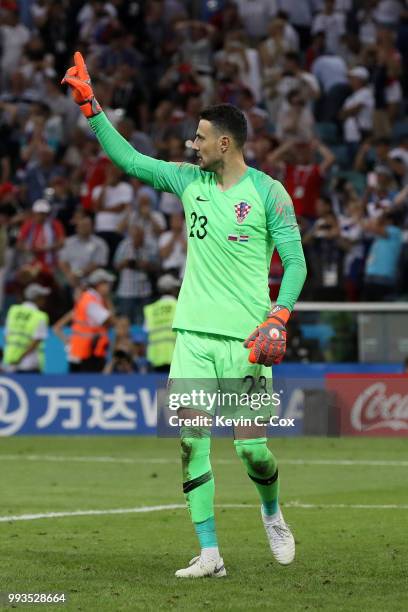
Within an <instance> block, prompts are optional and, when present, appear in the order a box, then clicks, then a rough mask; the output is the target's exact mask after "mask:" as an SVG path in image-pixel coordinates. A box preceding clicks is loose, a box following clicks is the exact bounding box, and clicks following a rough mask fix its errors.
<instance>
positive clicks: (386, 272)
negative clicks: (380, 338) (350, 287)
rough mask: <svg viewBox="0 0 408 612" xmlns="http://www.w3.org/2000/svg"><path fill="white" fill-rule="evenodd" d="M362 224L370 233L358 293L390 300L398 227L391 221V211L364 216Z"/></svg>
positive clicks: (394, 279)
mask: <svg viewBox="0 0 408 612" xmlns="http://www.w3.org/2000/svg"><path fill="white" fill-rule="evenodd" d="M362 227H363V229H364V231H365V232H366V233H367V234H369V235H372V236H373V241H372V243H371V246H370V248H369V251H368V255H367V259H366V264H365V270H364V289H363V296H362V297H363V299H364V300H367V301H378V302H382V301H388V300H393V299H395V293H396V289H397V282H398V271H399V270H398V264H399V258H400V255H401V250H402V232H401V229H400V228H399V227H397V226H396V225H395V222H394V220H393V214H392V212H391V211H386V212H384V213H383V214H382V215H380V216H378V217H374V218H371V219H367V220H364V221H363V222H362Z"/></svg>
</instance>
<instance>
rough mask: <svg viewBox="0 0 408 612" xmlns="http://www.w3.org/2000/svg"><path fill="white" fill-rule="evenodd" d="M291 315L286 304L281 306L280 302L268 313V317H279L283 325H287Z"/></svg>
mask: <svg viewBox="0 0 408 612" xmlns="http://www.w3.org/2000/svg"><path fill="white" fill-rule="evenodd" d="M289 317H290V311H289V309H288V308H286V306H279V305H278V304H277V305H276V306H274V307H273V308H272V310H271V311H270V312H269V313H268V319H272V318H273V319H277V320H278V321H279V322H280V323H282V325H286V323H287V322H288V320H289Z"/></svg>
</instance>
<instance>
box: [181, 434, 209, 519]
mask: <svg viewBox="0 0 408 612" xmlns="http://www.w3.org/2000/svg"><path fill="white" fill-rule="evenodd" d="M181 434H182V435H181V457H182V469H183V491H184V495H185V498H186V502H187V507H188V509H189V512H190V515H191V519H192V521H193V522H194V523H202V522H203V521H206V520H207V519H209V518H210V517H212V516H214V492H215V485H214V478H213V474H212V470H211V463H210V442H211V440H210V437H209V434H208V433H207V434H205V433H204V434H203V433H202V431H197V429H194V428H187V427H185V428H182V432H181ZM200 435H201V437H199V436H200Z"/></svg>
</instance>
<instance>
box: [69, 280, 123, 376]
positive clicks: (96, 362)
mask: <svg viewBox="0 0 408 612" xmlns="http://www.w3.org/2000/svg"><path fill="white" fill-rule="evenodd" d="M114 279H115V277H114V276H113V275H112V274H109V272H107V271H106V270H103V269H102V268H100V269H98V270H94V272H92V274H90V275H89V278H88V283H89V285H90V288H89V289H87V290H86V291H84V292H83V293H81V295H80V296H79V299H78V301H77V302H76V303H75V305H74V309H73V316H72V319H73V320H72V326H71V331H72V334H71V337H70V342H69V364H70V365H69V370H70V372H102V370H103V368H104V367H105V363H106V357H107V353H108V348H109V337H108V329H109V327H110V325H111V324H112V322H113V314H112V312H111V311H110V310H109V308H108V304H107V298H108V296H109V293H110V290H111V285H112V282H113V281H114Z"/></svg>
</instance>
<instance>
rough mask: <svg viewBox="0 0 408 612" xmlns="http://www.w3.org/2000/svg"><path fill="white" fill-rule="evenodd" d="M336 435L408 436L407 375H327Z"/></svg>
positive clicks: (327, 387)
mask: <svg viewBox="0 0 408 612" xmlns="http://www.w3.org/2000/svg"><path fill="white" fill-rule="evenodd" d="M326 389H327V391H331V392H333V393H334V395H335V401H336V408H337V413H338V419H339V421H338V425H339V434H340V435H349V436H408V375H407V374H382V375H379V374H360V375H358V376H356V375H355V374H354V375H353V374H328V375H327V376H326Z"/></svg>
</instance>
